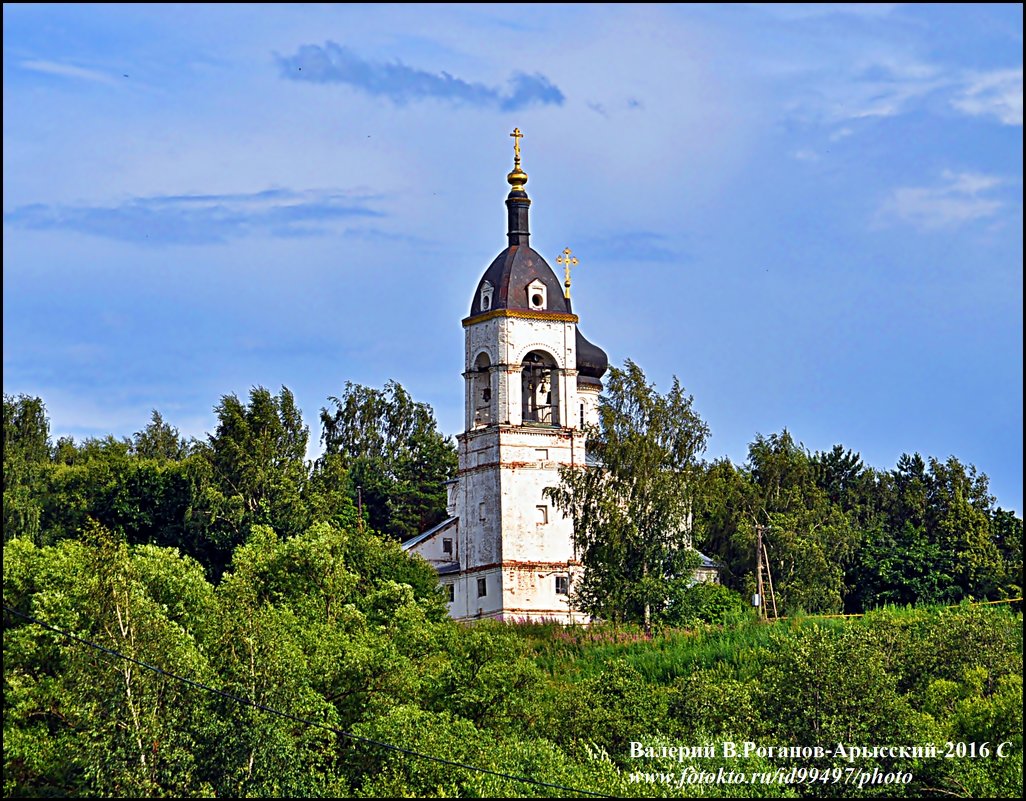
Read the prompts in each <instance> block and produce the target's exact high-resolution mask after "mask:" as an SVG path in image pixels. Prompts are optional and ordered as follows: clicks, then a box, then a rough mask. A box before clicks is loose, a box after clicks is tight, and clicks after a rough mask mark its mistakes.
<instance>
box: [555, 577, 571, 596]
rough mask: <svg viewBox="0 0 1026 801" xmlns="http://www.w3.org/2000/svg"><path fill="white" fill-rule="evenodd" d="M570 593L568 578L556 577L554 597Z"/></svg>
mask: <svg viewBox="0 0 1026 801" xmlns="http://www.w3.org/2000/svg"><path fill="white" fill-rule="evenodd" d="M569 593H570V577H569V576H556V595H568V594H569Z"/></svg>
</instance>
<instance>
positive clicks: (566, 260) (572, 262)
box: [556, 248, 578, 298]
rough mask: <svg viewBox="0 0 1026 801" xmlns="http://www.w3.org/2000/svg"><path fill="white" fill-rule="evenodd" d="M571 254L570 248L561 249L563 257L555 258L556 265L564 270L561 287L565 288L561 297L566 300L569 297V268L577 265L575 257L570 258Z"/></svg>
mask: <svg viewBox="0 0 1026 801" xmlns="http://www.w3.org/2000/svg"><path fill="white" fill-rule="evenodd" d="M571 253H573V251H572V250H570V248H563V255H562V256H556V264H562V265H564V266H565V268H566V280H565V281H564V282H563V286H565V287H566V291H565V292H564V293H563V297H566V298H569V297H570V268H571V267H576V266H577V264H578V262H577V257H576V256H571V255H570V254H571Z"/></svg>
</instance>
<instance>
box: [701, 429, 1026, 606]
mask: <svg viewBox="0 0 1026 801" xmlns="http://www.w3.org/2000/svg"><path fill="white" fill-rule="evenodd" d="M987 484H988V482H987V477H986V476H985V475H983V474H982V473H978V472H977V470H976V468H975V467H973V466H972V465H969V466H966V465H964V464H962V463H961V462H960V461H959V460H958V459H956V458H955V457H954V456H952V457H949V458H948V459H946V460H941V459H937V458H930V459H928V460H924V459H923V458H922V457H921V456H920V455H919V454H912V455H908V454H905V455H903V456H902V457H901V458H900V459H899V460H898V463H897V465H896V466H895V467H894V469H892V470H875V469H873V468H871V467H868V466H867V465H865V464H864V463H863V462H862V460H861V458H860V457H859V455H858V454H857V453H854V452H853V451H851V450H846V449H845V448H843V447H842V446H840V445H838V446H835V447H834V448H833V449H832V450H830V451H827V452H815V453H811V452H809V451H808V450H806V449H805V448H803V447H802V446H801V445H800V444H799V443H797V442H795V440H794V439H793V438H792V436H791V434H790V433H789V432H788V431H786V430H785V431H783V432H781V433H780V434H771V435H769V436H758V437H756V439H755V441H754V442H753V443H752V444H751V446H750V447H749V451H748V460H747V462H746V463H745V464H744V465H741V466H736V465H733V464H731V462H730V461H729V460H726V459H723V460H718V461H714V462H712V463H711V464H708V465H706V470H705V488H704V493H703V494H704V503H703V504H702V505H701V511H700V514H699V515H698V520H697V521H696V526H695V530H696V544H697V545H698V547H699V548H700V549H701V550H703V551H704V552H705V553H707V554H708V555H709V556H711V557H713V558H714V559H715V560H716V561H717V562H718V563H719V564H720V565H721V567H722V579H723V581H724V583H725V584H727V585H728V586H730V587H732V588H734V589H737V590H739V591H741V592H743V593H745V594H749V593H751V592H752V591H753V590H754V572H755V541H756V532H755V527H756V525H765V526H766V528H765V542H766V549H767V552H768V555H769V562H770V567H771V570H772V576H773V581H774V582H775V589H776V593H777V595H778V600H779V602H780V607H781V611H785V610H787V611H801V610H804V611H807V612H841V611H844V612H862V611H865V610H868V609H874V608H876V607H879V606H882V605H884V604H912V603H921V604H923V603H925V604H931V603H958V602H959V601H961V600H965V599H975V600H999V599H1004V598H1020V597H1022V576H1023V572H1022V569H1023V568H1022V518H1019V517H1017V516H1016V515H1014V514H1013V513H1011V512H1009V511H1007V510H1003V509H1000V508H997V507H996V506H995V505H994V498H993V497H991V496H990V494H989V492H988V488H987Z"/></svg>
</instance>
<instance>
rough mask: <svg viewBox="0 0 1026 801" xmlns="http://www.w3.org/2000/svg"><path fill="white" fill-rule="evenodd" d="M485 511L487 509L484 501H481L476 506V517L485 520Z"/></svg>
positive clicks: (486, 516)
mask: <svg viewBox="0 0 1026 801" xmlns="http://www.w3.org/2000/svg"><path fill="white" fill-rule="evenodd" d="M487 509H488V507H486V506H485V503H484V501H481V503H479V504H478V505H477V516H478V519H479V520H487V519H488V512H487Z"/></svg>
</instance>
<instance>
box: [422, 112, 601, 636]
mask: <svg viewBox="0 0 1026 801" xmlns="http://www.w3.org/2000/svg"><path fill="white" fill-rule="evenodd" d="M511 136H512V137H513V141H514V160H513V171H512V172H511V173H509V175H508V176H507V178H506V180H507V181H508V182H509V184H510V186H511V189H510V192H509V195H508V196H507V198H506V209H507V221H508V224H507V230H506V237H507V240H508V242H507V246H506V248H505V249H504V250H503V251H502V252H501V253H499V255H498V256H496V257H495V260H494V261H492V263H491V264H490V265H489V266H488V268H487V269H486V270H485V271H484V274H483V275H482V276H481V279H480V280H479V281H478V284H477V288H476V289H475V290H474V295H473V298H472V300H471V304H470V313H469V315H468V316H467V317H466V318H464V320H463V330H464V332H465V345H464V372H463V378H464V381H465V410H466V414H465V427H464V431H463V433H462V434H460V435H459V436H458V437H457V440H458V449H459V470H458V473H457V477H456V478H455V479H453V480H452V481H450V482H449V485H448V489H449V494H448V498H449V503H448V513H449V517H448V519H446V520H445V521H443V522H442V523H441V524H439V525H438V526H436V527H434V528H433V529H431V530H429V531H426V532H424V533H423V534H420V535H419V536H417V537H414V538H413V539H411V540H408V541H407V542H406V543H404V545H403V548H404V549H406V550H407V551H409V552H411V553H417V554H419V555H421V556H422V557H424V558H425V559H427V560H428V561H429V562H430V563H431V564H432V565H434V567H435V569H436V570H437V571H438V574H439V579H440V581H441V582H442V584H443V585H444V586H445V588H446V592H447V593H448V598H449V613H450V615H452V617H454V618H455V619H457V620H464V621H471V620H479V619H482V618H494V619H498V620H507V621H512V620H556V621H559V622H563V623H572V622H578V623H580V622H586V621H587V617H586V616H585V615H583V614H582V613H581V612H579V611H578V610H575V609H574V608H573V606H572V605H571V602H570V598H571V590H572V588H573V585H574V582H575V581H576V580H577V578H578V577H579V576H580V575H581V565H580V562H579V560H578V558H577V554H576V553H575V551H574V537H573V523H572V522H571V521H570V520H569V519H568V518H566V517H564V516H563V515H562V513H561V512H560V511H559V510H558V509H556V508H555V507H554V506H553V505H552V502H551V501H550V500H548V498H546V497H545V494H544V491H545V488H546V487H554V486H557V485H558V484H559V468H560V467H563V466H570V467H575V466H578V467H580V466H584V465H585V460H586V456H585V435H584V426H585V425H588V424H593V425H594V424H597V423H598V397H599V393H600V391H601V390H602V384H601V381H600V379H601V378H602V375H603V373H605V371H606V368H607V367H608V358H607V356H606V354H605V353H604V352H603V351H602V350H601V349H600V348H598V347H596V346H595V345H593V344H592V343H590V342H589V341H588V340H586V339H585V338H584V336H583V335H582V334H581V332H580V330H579V329H578V326H577V324H578V317H577V315H576V314H574V312H573V310H572V308H571V305H570V267H571V266H572V265H573V264H576V262H577V260H576V259H574V258H573V257H572V256H571V253H570V251H569V249H567V250H565V251H564V253H563V255H561V256H559V257H558V258H557V263H559V264H561V265H564V267H565V281H564V283H563V285H561V284H560V281H559V279H558V278H557V277H556V274H555V273H554V272H553V270H552V268H551V267H550V266H549V265H548V263H547V262H546V261H545V259H544V258H542V256H541V255H540V254H539V253H538V252H536V251H535V250H533V249H532V248H531V245H530V227H529V224H528V216H529V214H528V212H529V210H530V207H531V200H530V198H528V196H527V191H526V190H525V188H524V187H525V186H526V184H527V173H525V172H524V171H523V170H522V169H521V166H520V138H521V136H522V134H521V133H520V129H519V128H518V129H515V130H514V131H513V133H512V134H511Z"/></svg>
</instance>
